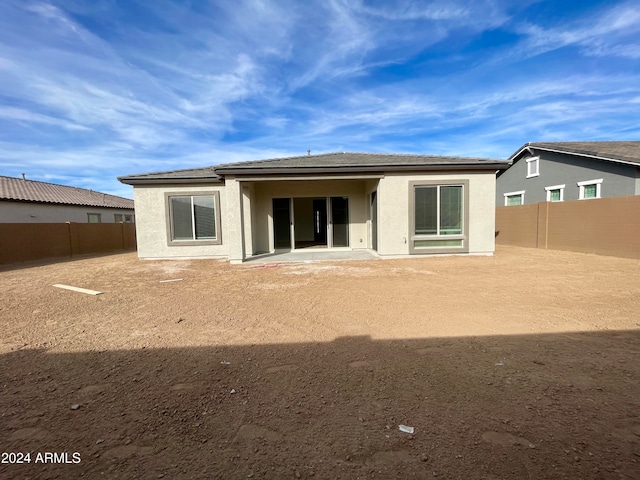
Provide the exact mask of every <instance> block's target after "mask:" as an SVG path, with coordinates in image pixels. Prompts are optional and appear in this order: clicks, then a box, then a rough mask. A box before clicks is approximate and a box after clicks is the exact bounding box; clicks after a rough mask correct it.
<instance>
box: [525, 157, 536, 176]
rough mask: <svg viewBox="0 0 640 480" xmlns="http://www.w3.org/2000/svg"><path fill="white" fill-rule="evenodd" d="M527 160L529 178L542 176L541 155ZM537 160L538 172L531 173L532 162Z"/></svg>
mask: <svg viewBox="0 0 640 480" xmlns="http://www.w3.org/2000/svg"><path fill="white" fill-rule="evenodd" d="M525 161H526V162H527V178H532V177H538V176H540V157H529V158H527V159H526V160H525ZM533 162H535V165H536V173H531V164H532V163H533Z"/></svg>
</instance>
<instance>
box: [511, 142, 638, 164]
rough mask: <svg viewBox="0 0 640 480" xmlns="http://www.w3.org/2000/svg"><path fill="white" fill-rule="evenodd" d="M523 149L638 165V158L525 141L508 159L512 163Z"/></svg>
mask: <svg viewBox="0 0 640 480" xmlns="http://www.w3.org/2000/svg"><path fill="white" fill-rule="evenodd" d="M524 150H543V151H545V152H553V153H562V154H564V155H576V156H578V157H588V158H593V159H596V160H603V161H605V162H615V163H622V164H624V165H631V166H634V167H640V160H639V161H637V162H632V161H628V160H621V159H619V158H611V157H605V156H602V155H598V154H596V153H587V152H576V151H569V150H559V149H556V148H550V147H544V146H538V145H535V144H532V143H531V142H529V143H526V144H525V145H523V146H522V147H521V148H520V149H519V150H518V151H517V152H516V153H514V154H513V155H511V157H509V160H511V161H512V162H513V163H515V162H517V161H518V160H519V157H520V154H522V152H523V151H524ZM517 159H518V160H517Z"/></svg>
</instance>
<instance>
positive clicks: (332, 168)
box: [214, 152, 509, 175]
mask: <svg viewBox="0 0 640 480" xmlns="http://www.w3.org/2000/svg"><path fill="white" fill-rule="evenodd" d="M508 166H509V164H508V163H507V162H505V161H503V160H495V159H489V158H465V157H445V156H439V155H410V154H387V153H357V152H339V153H323V154H319V155H302V156H298V157H285V158H274V159H269V160H257V161H253V162H238V163H227V164H222V165H218V166H216V167H214V168H215V171H216V173H218V174H221V175H224V174H230V173H233V174H242V173H258V174H259V173H280V172H283V173H284V172H286V173H312V172H316V173H339V172H342V171H346V172H369V171H390V170H436V169H437V170H442V169H459V168H473V169H476V168H480V169H484V168H486V169H501V168H507V167H508Z"/></svg>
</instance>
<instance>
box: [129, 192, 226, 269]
mask: <svg viewBox="0 0 640 480" xmlns="http://www.w3.org/2000/svg"><path fill="white" fill-rule="evenodd" d="M194 192H220V206H219V208H220V213H221V215H220V223H221V225H220V234H221V235H222V244H221V245H168V236H167V229H168V228H169V225H168V222H167V219H168V216H169V213H168V212H167V207H166V200H165V194H167V193H176V194H177V193H194ZM225 193H226V192H225V187H224V185H220V184H209V185H207V184H198V185H193V186H185V185H154V186H138V185H136V187H135V188H134V200H135V203H136V212H137V216H136V236H137V240H138V257H140V258H147V259H154V258H215V257H223V258H224V257H227V256H228V254H229V251H228V243H229V242H228V236H227V225H228V210H229V208H227V203H226V195H225Z"/></svg>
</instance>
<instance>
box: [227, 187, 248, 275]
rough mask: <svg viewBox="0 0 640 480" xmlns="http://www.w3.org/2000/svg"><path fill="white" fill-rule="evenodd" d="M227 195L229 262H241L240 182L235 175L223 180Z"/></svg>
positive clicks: (241, 214)
mask: <svg viewBox="0 0 640 480" xmlns="http://www.w3.org/2000/svg"><path fill="white" fill-rule="evenodd" d="M224 186H225V191H226V197H227V221H228V225H227V235H226V238H227V241H228V242H229V262H230V263H242V261H243V260H244V231H243V230H244V229H243V223H244V222H243V218H242V217H243V207H242V184H241V183H240V182H239V181H238V180H236V178H235V177H232V176H227V177H226V178H225V180H224Z"/></svg>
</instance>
